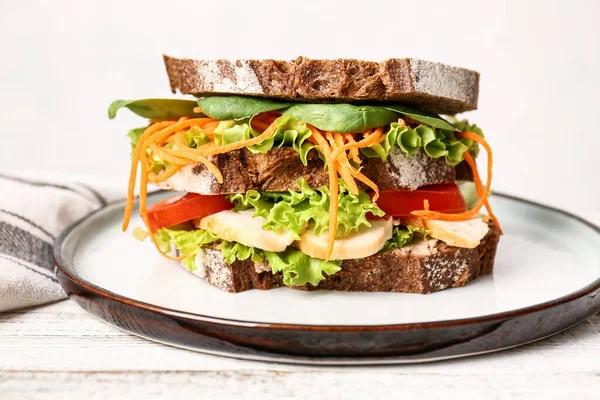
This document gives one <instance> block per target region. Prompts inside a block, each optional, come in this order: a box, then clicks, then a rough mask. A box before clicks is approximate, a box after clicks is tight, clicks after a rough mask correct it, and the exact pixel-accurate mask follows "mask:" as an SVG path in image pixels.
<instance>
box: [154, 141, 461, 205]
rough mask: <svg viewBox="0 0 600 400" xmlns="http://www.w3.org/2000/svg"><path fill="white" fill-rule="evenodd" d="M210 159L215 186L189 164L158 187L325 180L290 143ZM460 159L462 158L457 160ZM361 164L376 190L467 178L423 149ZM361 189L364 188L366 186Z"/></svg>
mask: <svg viewBox="0 0 600 400" xmlns="http://www.w3.org/2000/svg"><path fill="white" fill-rule="evenodd" d="M211 161H212V162H213V163H214V164H215V165H216V166H217V168H219V170H220V171H221V173H222V174H223V184H221V185H220V184H219V183H218V182H217V180H216V179H215V177H214V176H213V175H212V174H211V173H210V172H209V171H208V169H207V168H206V167H205V166H204V165H203V164H194V165H190V166H187V167H184V168H183V169H182V170H181V171H179V172H178V173H177V174H175V175H174V176H173V177H171V178H170V179H168V180H166V181H164V182H162V183H160V187H161V188H163V189H167V190H180V191H186V192H194V193H200V194H228V193H245V192H247V191H248V190H258V191H261V192H283V191H286V190H288V189H293V190H297V189H298V187H297V185H296V181H297V180H298V179H299V178H303V179H304V180H305V181H306V182H307V183H308V185H309V186H310V187H312V188H313V189H317V188H318V187H320V186H328V185H329V178H328V177H327V173H326V172H325V170H324V167H323V161H321V159H320V158H319V157H318V156H317V153H316V152H311V153H309V157H308V165H307V166H305V165H303V164H302V162H301V161H300V156H299V154H298V152H296V151H295V150H294V149H292V148H291V147H282V148H276V149H272V150H270V151H269V152H267V153H264V154H261V153H257V154H255V153H252V152H251V151H250V150H248V149H242V150H235V151H232V152H229V153H225V154H220V155H216V156H213V157H211ZM462 164H465V163H461V164H459V165H462ZM362 166H363V169H362V173H363V174H365V176H366V177H367V178H369V179H371V180H372V181H373V182H375V184H376V185H377V186H378V187H379V190H402V189H409V190H414V189H416V188H418V187H421V186H426V185H433V184H438V183H451V182H454V181H455V180H457V179H468V171H469V170H468V169H466V170H465V169H464V168H462V167H461V168H452V167H450V166H449V165H448V164H446V162H445V161H444V159H443V158H435V159H434V158H431V157H428V156H427V155H426V154H425V152H424V151H422V150H421V151H419V152H417V153H416V154H414V155H413V156H412V157H406V156H405V155H404V153H402V151H401V150H400V149H398V148H396V149H394V150H392V151H391V152H390V155H389V158H388V160H387V161H386V162H382V161H381V160H380V159H379V158H367V157H364V158H363V160H362ZM361 185H362V184H361ZM361 188H363V189H366V186H364V185H363V186H361Z"/></svg>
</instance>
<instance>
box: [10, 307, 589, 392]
mask: <svg viewBox="0 0 600 400" xmlns="http://www.w3.org/2000/svg"><path fill="white" fill-rule="evenodd" d="M599 393H600V314H598V315H596V316H594V317H592V318H590V319H589V320H587V321H585V322H583V323H581V324H580V325H578V326H576V327H574V328H572V329H570V330H568V331H566V332H563V333H561V334H559V335H556V336H554V337H551V338H549V339H546V340H543V341H541V342H538V343H535V344H532V345H528V346H524V347H520V348H516V349H512V350H508V351H504V352H500V353H496V354H490V355H485V356H477V357H471V358H465V359H459V360H452V361H444V362H438V363H433V364H420V365H406V366H392V367H390V366H385V367H310V366H291V365H281V364H271V363H263V362H251V361H240V360H234V359H229V358H222V357H215V356H208V355H204V354H200V353H194V352H191V351H185V350H179V349H176V348H172V347H167V346H163V345H160V344H156V343H153V342H150V341H148V340H145V339H141V338H138V337H135V336H132V335H130V334H128V333H125V332H122V331H120V330H118V329H116V328H114V327H113V326H111V325H107V324H105V323H103V322H100V321H99V320H97V319H95V317H93V316H92V315H90V314H88V313H86V312H84V311H83V310H82V309H80V308H79V306H77V305H76V304H75V303H73V302H71V301H63V302H59V303H55V304H51V305H48V306H44V307H40V308H36V309H30V310H22V311H16V312H11V313H6V314H0V399H5V398H6V399H21V398H23V399H62V398H78V399H82V398H89V397H94V398H96V397H97V398H102V399H112V398H119V397H120V398H134V397H135V398H137V397H138V396H144V398H150V397H156V398H179V399H181V400H187V399H191V398H192V397H190V396H192V395H193V396H194V398H202V399H218V400H223V399H227V398H233V397H243V398H246V399H250V398H259V399H268V398H277V399H281V398H312V399H321V398H323V399H331V398H333V399H335V398H376V397H383V396H386V397H387V396H392V397H390V398H398V399H400V398H408V399H410V398H417V397H418V398H419V399H421V398H444V399H452V398H459V397H458V396H460V399H461V400H466V399H478V400H479V399H509V398H510V399H512V398H527V399H530V398H543V399H555V398H556V399H567V398H568V399H569V400H574V399H597V398H598V396H599ZM373 396H374V397H373Z"/></svg>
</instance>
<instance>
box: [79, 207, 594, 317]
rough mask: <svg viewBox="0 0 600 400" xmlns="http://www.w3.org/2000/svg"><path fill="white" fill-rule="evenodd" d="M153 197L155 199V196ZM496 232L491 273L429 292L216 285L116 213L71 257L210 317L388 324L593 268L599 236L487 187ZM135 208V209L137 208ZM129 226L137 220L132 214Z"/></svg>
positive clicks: (458, 311)
mask: <svg viewBox="0 0 600 400" xmlns="http://www.w3.org/2000/svg"><path fill="white" fill-rule="evenodd" d="M157 200H158V199H157ZM492 203H493V204H492V205H493V207H494V210H495V212H496V214H497V215H498V218H499V219H500V221H501V222H502V227H503V229H504V232H505V234H504V236H502V237H501V239H500V243H499V247H498V250H497V253H496V254H497V256H496V262H495V267H494V273H493V274H492V275H489V276H484V277H481V278H478V279H476V280H475V281H473V282H471V283H469V284H467V285H466V286H465V287H463V288H457V289H448V290H443V291H440V292H437V293H433V294H429V295H418V294H405V293H355V292H304V291H299V290H291V289H288V288H279V289H274V290H267V291H261V290H250V291H247V292H242V293H227V292H224V291H221V290H219V289H217V288H215V287H213V286H212V285H210V284H208V283H206V282H205V281H204V280H202V279H200V278H198V277H196V276H194V275H192V274H191V273H189V272H187V271H186V270H184V269H183V268H180V265H179V263H178V262H176V261H170V260H167V259H165V258H163V257H162V256H160V255H159V254H158V253H157V251H156V250H155V249H154V247H153V245H152V243H151V242H150V241H149V240H147V241H146V242H144V243H140V242H139V241H137V240H136V239H135V238H134V237H133V236H132V235H131V233H123V232H121V229H120V224H121V220H120V217H121V215H120V213H118V212H117V213H110V214H109V215H107V216H100V218H92V219H90V220H88V221H86V222H85V223H84V224H83V225H82V226H80V227H79V230H80V231H81V232H83V235H82V237H81V239H80V242H79V245H78V248H77V251H76V253H75V256H74V259H73V262H74V266H75V269H76V271H77V273H78V274H79V275H80V276H81V277H82V278H84V279H85V280H87V281H89V282H92V283H94V284H95V285H98V286H100V287H103V288H105V289H107V290H110V291H111V292H114V293H117V294H119V295H122V296H125V297H129V298H131V299H135V300H139V301H143V302H146V303H150V304H155V305H158V306H162V307H166V308H171V309H175V310H180V311H186V312H190V313H194V314H201V315H206V316H210V317H215V318H225V319H234V320H244V321H253V322H266V323H286V324H309V325H388V324H404V323H412V322H430V321H443V320H449V319H464V318H474V317H479V316H482V315H489V314H497V313H501V312H505V311H510V310H514V309H519V308H524V307H529V306H532V305H535V304H539V303H543V302H546V301H549V300H553V299H556V298H559V297H561V296H564V295H566V294H568V293H571V292H574V291H576V290H578V289H581V288H583V287H584V286H586V285H588V284H589V283H590V282H592V281H594V280H596V279H598V278H599V277H600V236H599V235H598V234H597V233H596V232H595V231H594V230H593V229H591V228H588V227H585V226H583V227H582V226H581V224H580V223H579V222H578V221H575V220H572V219H570V218H569V217H566V216H564V215H561V214H555V213H552V212H550V211H548V210H546V209H537V208H536V207H535V206H532V205H528V204H523V203H516V202H514V201H510V200H507V199H504V198H499V197H494V199H493V201H492ZM136 215H137V214H136ZM131 226H132V227H134V226H143V224H142V222H141V220H140V219H139V217H136V218H133V219H132V222H131Z"/></svg>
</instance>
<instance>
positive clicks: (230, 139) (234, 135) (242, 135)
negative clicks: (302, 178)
mask: <svg viewBox="0 0 600 400" xmlns="http://www.w3.org/2000/svg"><path fill="white" fill-rule="evenodd" d="M250 121H251V119H243V120H240V121H236V120H228V121H221V122H220V123H219V125H218V126H217V128H216V129H215V132H214V133H215V143H216V144H217V146H221V145H226V144H229V143H235V142H239V141H242V140H248V139H251V138H254V137H256V136H259V135H260V133H259V132H257V131H255V130H254V129H252V128H251V126H250V125H251V124H250ZM275 123H276V125H277V128H276V131H275V134H274V135H273V136H272V137H271V138H270V139H267V140H264V141H262V142H260V143H259V144H257V145H254V146H250V147H248V149H249V150H250V151H252V152H253V153H266V152H268V151H269V150H271V149H273V148H280V147H283V146H289V147H292V148H293V149H294V150H296V151H297V152H298V153H299V154H300V160H301V161H302V163H303V164H304V165H307V164H308V152H309V151H310V150H311V149H313V148H314V147H315V145H314V144H312V143H311V142H309V141H307V140H306V139H308V137H309V136H310V135H311V131H310V129H308V128H307V126H306V124H305V123H301V122H298V120H297V119H296V118H294V117H292V116H289V115H283V116H281V117H279V118H277V119H276V120H275Z"/></svg>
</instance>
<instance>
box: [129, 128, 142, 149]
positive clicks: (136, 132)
mask: <svg viewBox="0 0 600 400" xmlns="http://www.w3.org/2000/svg"><path fill="white" fill-rule="evenodd" d="M145 130H146V128H144V127H142V128H133V129H131V130H130V131H129V132H127V137H128V138H129V142H130V143H131V154H133V151H134V150H135V146H137V144H138V142H139V141H140V138H141V137H142V134H143V133H144V131H145Z"/></svg>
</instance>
